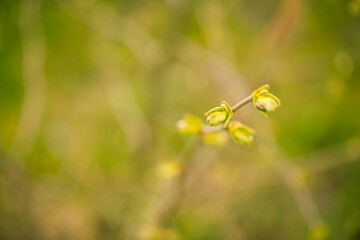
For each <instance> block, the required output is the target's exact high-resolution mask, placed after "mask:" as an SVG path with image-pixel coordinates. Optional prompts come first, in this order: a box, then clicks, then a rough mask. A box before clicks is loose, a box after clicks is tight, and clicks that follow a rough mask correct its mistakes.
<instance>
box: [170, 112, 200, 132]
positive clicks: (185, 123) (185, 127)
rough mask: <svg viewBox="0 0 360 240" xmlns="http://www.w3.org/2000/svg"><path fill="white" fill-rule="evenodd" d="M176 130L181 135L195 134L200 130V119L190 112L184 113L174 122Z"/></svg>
mask: <svg viewBox="0 0 360 240" xmlns="http://www.w3.org/2000/svg"><path fill="white" fill-rule="evenodd" d="M176 127H177V129H178V131H179V132H180V133H181V134H183V135H196V134H199V133H200V132H201V128H202V121H201V120H200V119H199V118H198V117H196V116H194V115H191V114H186V115H185V116H184V118H183V119H181V120H179V121H177V122H176Z"/></svg>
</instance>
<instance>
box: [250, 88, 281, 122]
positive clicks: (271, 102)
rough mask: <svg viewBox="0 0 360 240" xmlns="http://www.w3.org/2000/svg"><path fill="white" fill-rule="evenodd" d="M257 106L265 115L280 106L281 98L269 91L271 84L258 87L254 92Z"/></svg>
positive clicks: (253, 98)
mask: <svg viewBox="0 0 360 240" xmlns="http://www.w3.org/2000/svg"><path fill="white" fill-rule="evenodd" d="M252 101H253V103H254V105H255V107H256V108H257V109H258V110H259V111H260V112H261V113H262V114H264V115H265V116H267V113H268V112H274V111H275V110H276V109H277V108H278V107H279V106H280V100H279V99H278V98H277V97H275V96H274V95H273V94H271V93H269V85H267V84H266V85H264V86H262V87H260V88H258V89H256V90H255V91H254V92H253V94H252Z"/></svg>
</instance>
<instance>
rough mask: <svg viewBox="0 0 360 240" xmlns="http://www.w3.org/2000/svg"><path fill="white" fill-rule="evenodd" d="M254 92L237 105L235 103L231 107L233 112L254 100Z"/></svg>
mask: <svg viewBox="0 0 360 240" xmlns="http://www.w3.org/2000/svg"><path fill="white" fill-rule="evenodd" d="M252 97H253V96H252V94H251V95H250V96H248V97H247V98H245V99H243V100H242V101H241V102H239V103H237V104H236V105H234V106H233V107H232V108H231V109H232V110H233V112H236V111H237V110H239V109H240V108H241V107H242V106H244V105H245V104H247V103H249V102H251V101H252Z"/></svg>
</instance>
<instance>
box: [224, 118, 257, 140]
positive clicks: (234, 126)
mask: <svg viewBox="0 0 360 240" xmlns="http://www.w3.org/2000/svg"><path fill="white" fill-rule="evenodd" d="M229 133H230V135H231V136H232V138H233V140H234V141H235V142H236V143H241V144H242V145H244V146H249V145H250V143H252V141H253V139H254V138H253V134H254V133H255V131H254V130H252V129H251V128H249V127H248V126H246V125H244V124H242V123H240V122H232V123H231V124H230V125H229Z"/></svg>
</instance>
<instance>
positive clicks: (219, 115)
mask: <svg viewBox="0 0 360 240" xmlns="http://www.w3.org/2000/svg"><path fill="white" fill-rule="evenodd" d="M248 102H253V104H254V106H255V108H256V109H257V110H258V111H259V112H260V113H262V114H263V115H265V116H266V117H267V116H268V113H269V112H274V111H275V110H276V109H277V108H278V107H279V106H280V100H279V99H278V98H277V97H276V96H274V95H273V94H271V93H269V85H267V84H266V85H264V86H262V87H260V88H258V89H256V90H255V91H253V93H252V94H251V95H250V96H249V97H247V98H245V99H244V100H243V101H241V102H240V103H238V104H237V105H235V106H234V107H230V106H229V104H227V103H226V102H225V101H223V102H222V103H221V105H220V106H218V107H215V108H212V109H210V110H209V111H208V112H206V113H205V116H206V117H207V119H206V120H207V123H208V124H209V125H210V126H212V127H214V126H218V125H222V128H224V129H226V130H227V132H228V133H229V134H230V136H231V137H232V139H233V140H234V142H235V143H240V144H242V145H244V146H249V145H250V144H251V143H252V142H253V135H254V133H255V131H254V130H252V129H251V128H250V127H248V126H246V125H245V124H242V123H240V122H238V121H233V122H231V119H232V117H233V115H234V112H235V111H237V110H238V109H239V108H240V107H242V106H243V105H245V104H246V103H248ZM230 122H231V123H230ZM176 125H177V128H178V131H179V132H180V133H182V134H183V135H199V134H202V140H203V142H204V143H206V144H209V145H214V146H221V145H224V144H225V143H226V142H227V135H226V134H223V132H218V131H211V132H207V131H206V129H205V130H204V129H203V124H202V121H201V120H200V119H199V118H197V117H196V116H193V115H190V114H187V115H185V117H184V119H182V120H179V121H178V122H177V123H176ZM219 130H220V129H219Z"/></svg>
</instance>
